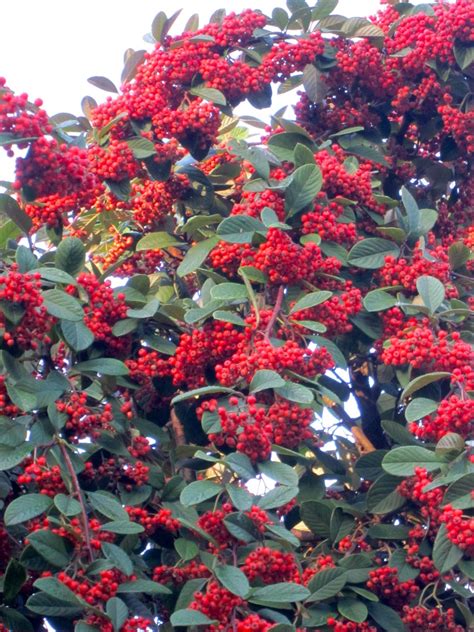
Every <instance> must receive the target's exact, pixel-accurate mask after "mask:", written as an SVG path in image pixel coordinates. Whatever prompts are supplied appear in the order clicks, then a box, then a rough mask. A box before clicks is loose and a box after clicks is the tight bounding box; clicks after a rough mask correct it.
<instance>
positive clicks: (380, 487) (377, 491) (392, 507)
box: [367, 474, 406, 515]
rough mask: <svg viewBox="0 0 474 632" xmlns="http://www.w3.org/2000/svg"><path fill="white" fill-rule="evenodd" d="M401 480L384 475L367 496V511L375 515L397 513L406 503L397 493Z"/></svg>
mask: <svg viewBox="0 0 474 632" xmlns="http://www.w3.org/2000/svg"><path fill="white" fill-rule="evenodd" d="M399 484H400V479H399V478H397V477H396V476H392V475H390V474H382V476H380V477H379V478H378V479H377V480H376V481H375V482H374V484H373V485H372V486H371V487H370V489H369V493H368V494H367V509H368V510H369V511H370V512H371V513H374V514H382V515H383V514H387V513H391V512H392V511H397V509H400V507H403V505H404V504H405V502H406V498H405V497H404V496H402V495H401V494H400V493H399V492H397V489H396V488H397V487H398V485H399Z"/></svg>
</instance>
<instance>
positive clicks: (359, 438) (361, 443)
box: [351, 426, 375, 452]
mask: <svg viewBox="0 0 474 632" xmlns="http://www.w3.org/2000/svg"><path fill="white" fill-rule="evenodd" d="M351 432H352V436H353V437H354V439H355V442H356V445H357V447H358V448H359V450H360V451H361V452H374V451H375V447H374V445H373V443H372V442H371V441H370V440H369V439H367V437H366V436H365V432H364V431H363V430H362V428H359V426H352V428H351Z"/></svg>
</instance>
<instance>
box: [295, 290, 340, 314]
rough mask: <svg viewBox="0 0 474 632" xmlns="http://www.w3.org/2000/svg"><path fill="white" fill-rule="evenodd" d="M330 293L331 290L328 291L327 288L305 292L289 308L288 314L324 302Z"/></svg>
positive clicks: (329, 296)
mask: <svg viewBox="0 0 474 632" xmlns="http://www.w3.org/2000/svg"><path fill="white" fill-rule="evenodd" d="M332 294H333V293H332V292H328V291H327V290H321V291H319V292H310V293H309V294H305V295H304V296H303V297H302V298H300V299H299V300H298V301H296V303H295V304H294V305H293V307H292V308H291V310H290V314H294V313H295V312H299V311H301V310H303V309H309V308H310V307H315V306H316V305H321V303H324V302H325V301H327V300H328V299H329V298H331V296H332Z"/></svg>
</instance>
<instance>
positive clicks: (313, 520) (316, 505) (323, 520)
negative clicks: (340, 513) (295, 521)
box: [301, 500, 333, 538]
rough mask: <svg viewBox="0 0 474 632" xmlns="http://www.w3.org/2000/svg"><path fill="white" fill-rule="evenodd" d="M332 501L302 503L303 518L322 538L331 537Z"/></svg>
mask: <svg viewBox="0 0 474 632" xmlns="http://www.w3.org/2000/svg"><path fill="white" fill-rule="evenodd" d="M332 511H333V505H332V503H328V502H327V501H313V500H311V501H309V502H303V504H302V505H301V519H302V520H303V522H304V523H305V525H306V526H307V527H308V528H309V529H311V531H312V532H313V533H314V534H315V535H317V536H320V537H321V538H329V536H330V528H329V525H330V522H331V516H332Z"/></svg>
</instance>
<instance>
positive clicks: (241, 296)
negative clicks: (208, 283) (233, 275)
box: [211, 283, 249, 301]
mask: <svg viewBox="0 0 474 632" xmlns="http://www.w3.org/2000/svg"><path fill="white" fill-rule="evenodd" d="M211 297H212V298H213V299H214V300H218V301H241V300H248V298H249V295H248V291H247V288H246V287H245V285H242V284H241V283H219V284H218V285H214V286H213V287H212V288H211Z"/></svg>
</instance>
